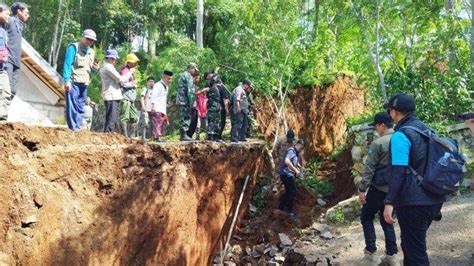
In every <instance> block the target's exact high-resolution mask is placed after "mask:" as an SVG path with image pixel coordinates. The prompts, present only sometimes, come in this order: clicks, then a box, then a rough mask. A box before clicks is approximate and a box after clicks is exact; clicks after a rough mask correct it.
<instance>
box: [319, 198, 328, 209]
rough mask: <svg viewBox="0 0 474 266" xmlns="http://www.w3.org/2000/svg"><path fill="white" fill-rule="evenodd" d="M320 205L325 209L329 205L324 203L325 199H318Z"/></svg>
mask: <svg viewBox="0 0 474 266" xmlns="http://www.w3.org/2000/svg"><path fill="white" fill-rule="evenodd" d="M318 204H319V205H320V206H323V207H324V206H326V204H327V203H326V201H324V200H323V199H318Z"/></svg>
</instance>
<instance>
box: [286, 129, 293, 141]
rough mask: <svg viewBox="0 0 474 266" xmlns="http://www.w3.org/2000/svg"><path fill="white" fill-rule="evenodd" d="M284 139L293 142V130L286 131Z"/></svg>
mask: <svg viewBox="0 0 474 266" xmlns="http://www.w3.org/2000/svg"><path fill="white" fill-rule="evenodd" d="M286 138H287V139H289V140H294V139H295V132H293V130H291V129H290V130H288V132H286Z"/></svg>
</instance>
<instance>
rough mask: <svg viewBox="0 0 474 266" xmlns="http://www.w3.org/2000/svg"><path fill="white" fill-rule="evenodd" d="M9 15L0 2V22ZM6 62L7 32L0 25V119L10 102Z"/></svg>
mask: <svg viewBox="0 0 474 266" xmlns="http://www.w3.org/2000/svg"><path fill="white" fill-rule="evenodd" d="M9 16H10V10H9V8H8V6H7V5H5V4H3V3H2V4H0V23H1V25H5V23H7V21H8V19H9ZM7 63H8V34H7V32H6V30H5V28H4V27H3V26H0V121H6V120H7V118H8V108H9V106H10V103H11V100H12V99H11V90H10V81H9V78H8V73H7V70H6V65H7Z"/></svg>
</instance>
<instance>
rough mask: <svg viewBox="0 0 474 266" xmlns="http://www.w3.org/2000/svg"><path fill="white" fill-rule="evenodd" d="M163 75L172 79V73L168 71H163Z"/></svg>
mask: <svg viewBox="0 0 474 266" xmlns="http://www.w3.org/2000/svg"><path fill="white" fill-rule="evenodd" d="M163 75H166V76H170V77H172V76H173V72H171V71H169V70H165V71H163Z"/></svg>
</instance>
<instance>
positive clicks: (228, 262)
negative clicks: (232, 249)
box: [224, 261, 237, 266]
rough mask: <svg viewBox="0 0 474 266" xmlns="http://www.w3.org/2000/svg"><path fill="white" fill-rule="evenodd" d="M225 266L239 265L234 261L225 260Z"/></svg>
mask: <svg viewBox="0 0 474 266" xmlns="http://www.w3.org/2000/svg"><path fill="white" fill-rule="evenodd" d="M224 266H237V264H235V262H233V261H224Z"/></svg>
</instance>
